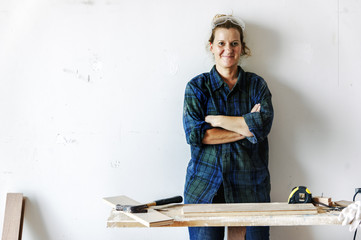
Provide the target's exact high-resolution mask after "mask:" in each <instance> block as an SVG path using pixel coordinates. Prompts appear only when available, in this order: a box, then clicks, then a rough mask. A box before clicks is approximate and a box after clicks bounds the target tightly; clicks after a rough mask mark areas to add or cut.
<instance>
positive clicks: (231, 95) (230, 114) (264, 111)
mask: <svg viewBox="0 0 361 240" xmlns="http://www.w3.org/2000/svg"><path fill="white" fill-rule="evenodd" d="M243 31H244V23H243V22H242V20H240V19H238V18H236V17H233V16H231V15H216V16H215V18H214V19H213V24H212V35H211V37H210V39H209V46H210V51H211V52H212V53H213V55H214V59H215V63H216V64H215V66H214V67H213V68H212V69H211V71H210V72H208V73H203V74H200V75H198V76H196V77H195V78H193V79H192V80H191V81H190V82H188V84H187V87H186V90H185V99H184V112H183V125H184V130H185V134H186V139H187V143H188V144H190V145H191V160H190V161H189V164H188V168H187V175H186V183H185V190H184V199H185V203H187V204H195V203H222V202H223V203H246V202H269V201H270V176H269V171H268V140H267V135H268V134H269V132H270V130H271V126H272V121H273V107H272V102H271V93H270V91H269V89H268V87H267V84H266V82H265V81H264V80H263V79H262V78H261V77H259V76H258V75H256V74H254V73H250V72H245V71H244V70H243V69H242V68H241V67H240V66H238V63H239V61H240V58H241V56H244V55H249V49H248V47H247V46H246V44H245V42H244V35H243ZM189 235H190V239H191V240H195V239H199V240H200V239H202V240H204V239H223V237H224V228H223V227H191V228H189ZM246 239H252V240H255V239H262V240H264V239H269V227H247V232H246Z"/></svg>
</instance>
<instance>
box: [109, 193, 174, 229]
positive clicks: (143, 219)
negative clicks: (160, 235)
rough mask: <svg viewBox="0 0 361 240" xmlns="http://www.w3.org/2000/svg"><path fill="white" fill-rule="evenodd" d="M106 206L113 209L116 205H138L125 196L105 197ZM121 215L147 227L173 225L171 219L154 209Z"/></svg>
mask: <svg viewBox="0 0 361 240" xmlns="http://www.w3.org/2000/svg"><path fill="white" fill-rule="evenodd" d="M103 199H104V200H105V201H106V202H107V203H108V204H110V205H111V206H112V207H113V208H115V207H116V205H117V204H121V205H139V204H140V203H139V202H137V201H135V200H133V199H131V198H129V197H127V196H116V197H107V198H103ZM122 213H123V214H125V215H127V216H129V217H131V218H133V219H134V220H136V221H138V222H140V223H142V224H143V225H145V226H147V227H158V226H164V225H169V224H172V223H173V218H171V217H168V216H166V215H164V214H162V213H160V212H158V211H156V210H154V209H148V212H147V213H126V212H122Z"/></svg>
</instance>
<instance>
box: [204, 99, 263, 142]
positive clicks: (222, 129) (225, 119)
mask: <svg viewBox="0 0 361 240" xmlns="http://www.w3.org/2000/svg"><path fill="white" fill-rule="evenodd" d="M260 110H261V105H260V104H256V105H254V107H253V108H252V110H251V113H252V112H260ZM205 121H206V122H207V123H209V124H210V125H211V126H212V127H214V128H212V129H208V130H207V131H206V133H205V135H204V137H203V140H202V143H203V144H223V143H230V142H236V141H239V140H242V139H244V138H246V137H252V136H253V134H252V133H251V132H250V131H249V129H248V126H247V124H246V121H245V120H244V118H243V117H232V116H222V115H217V116H215V115H209V116H206V118H205Z"/></svg>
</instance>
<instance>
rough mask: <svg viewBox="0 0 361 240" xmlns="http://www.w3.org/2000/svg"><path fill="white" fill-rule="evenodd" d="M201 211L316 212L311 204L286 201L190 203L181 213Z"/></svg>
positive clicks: (208, 214)
mask: <svg viewBox="0 0 361 240" xmlns="http://www.w3.org/2000/svg"><path fill="white" fill-rule="evenodd" d="M198 213H203V214H206V215H207V216H218V215H225V214H226V215H244V216H247V215H252V216H258V215H261V216H272V215H299V214H317V208H316V207H315V206H313V205H312V204H288V203H228V204H190V205H186V206H184V207H183V214H184V215H190V214H198Z"/></svg>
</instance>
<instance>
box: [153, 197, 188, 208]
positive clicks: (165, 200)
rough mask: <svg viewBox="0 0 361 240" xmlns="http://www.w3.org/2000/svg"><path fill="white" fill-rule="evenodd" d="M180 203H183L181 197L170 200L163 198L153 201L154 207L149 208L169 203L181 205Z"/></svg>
mask: <svg viewBox="0 0 361 240" xmlns="http://www.w3.org/2000/svg"><path fill="white" fill-rule="evenodd" d="M182 201H183V198H182V196H175V197H171V198H165V199H160V200H157V201H154V205H151V206H160V205H166V204H169V203H181V202H182Z"/></svg>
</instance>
